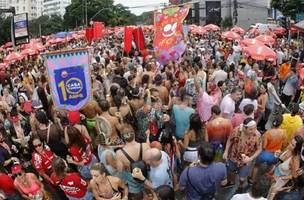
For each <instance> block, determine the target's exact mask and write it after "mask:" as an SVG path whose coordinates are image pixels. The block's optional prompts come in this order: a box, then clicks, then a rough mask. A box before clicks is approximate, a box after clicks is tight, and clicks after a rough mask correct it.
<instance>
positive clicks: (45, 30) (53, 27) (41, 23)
mask: <svg viewBox="0 0 304 200" xmlns="http://www.w3.org/2000/svg"><path fill="white" fill-rule="evenodd" d="M40 30H41V35H49V34H52V33H56V32H60V31H64V30H65V29H64V26H63V19H62V18H61V17H60V16H58V15H52V16H47V15H43V16H40V17H39V18H37V19H33V20H31V21H30V22H29V32H30V35H31V37H39V36H40Z"/></svg>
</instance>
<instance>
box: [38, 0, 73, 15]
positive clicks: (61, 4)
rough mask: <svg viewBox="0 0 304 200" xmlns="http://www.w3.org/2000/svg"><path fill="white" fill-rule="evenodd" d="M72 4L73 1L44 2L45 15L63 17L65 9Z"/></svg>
mask: <svg viewBox="0 0 304 200" xmlns="http://www.w3.org/2000/svg"><path fill="white" fill-rule="evenodd" d="M70 4H71V0H43V14H44V15H53V14H56V15H60V16H62V17H63V15H64V14H65V8H66V7H67V6H69V5H70Z"/></svg>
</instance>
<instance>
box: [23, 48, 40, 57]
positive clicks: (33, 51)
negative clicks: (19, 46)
mask: <svg viewBox="0 0 304 200" xmlns="http://www.w3.org/2000/svg"><path fill="white" fill-rule="evenodd" d="M37 53H38V51H37V50H34V49H24V50H23V51H21V55H23V56H28V55H30V56H33V55H35V54H37Z"/></svg>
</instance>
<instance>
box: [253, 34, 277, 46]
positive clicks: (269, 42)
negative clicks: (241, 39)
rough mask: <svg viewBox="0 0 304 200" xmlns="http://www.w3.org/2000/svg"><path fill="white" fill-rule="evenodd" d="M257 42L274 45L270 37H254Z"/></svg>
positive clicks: (273, 40)
mask: <svg viewBox="0 0 304 200" xmlns="http://www.w3.org/2000/svg"><path fill="white" fill-rule="evenodd" d="M256 39H257V40H259V41H261V42H262V43H264V44H274V43H275V39H274V38H273V37H271V36H270V35H259V36H257V37H256Z"/></svg>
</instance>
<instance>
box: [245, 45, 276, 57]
mask: <svg viewBox="0 0 304 200" xmlns="http://www.w3.org/2000/svg"><path fill="white" fill-rule="evenodd" d="M243 52H244V53H246V54H248V55H249V56H251V57H252V58H253V59H255V60H266V59H268V60H275V59H276V58H277V54H276V52H275V51H273V50H272V49H271V48H269V47H267V46H265V45H256V44H255V45H251V46H249V47H244V48H243Z"/></svg>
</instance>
